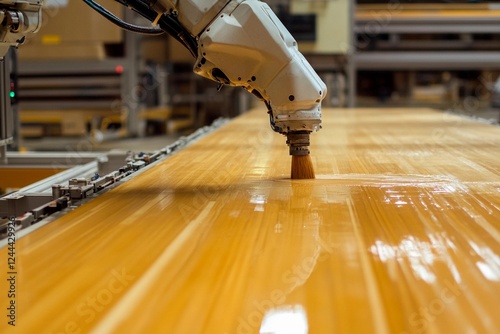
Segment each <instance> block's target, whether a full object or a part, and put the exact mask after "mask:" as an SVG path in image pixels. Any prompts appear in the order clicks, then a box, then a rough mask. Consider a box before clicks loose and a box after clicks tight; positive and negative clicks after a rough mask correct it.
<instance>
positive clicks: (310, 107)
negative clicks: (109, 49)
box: [84, 0, 326, 155]
mask: <svg viewBox="0 0 500 334" xmlns="http://www.w3.org/2000/svg"><path fill="white" fill-rule="evenodd" d="M84 1H85V2H86V3H87V4H89V5H90V6H91V7H93V8H94V9H96V10H97V11H98V12H100V13H101V14H103V15H104V16H105V17H106V18H108V19H109V20H110V21H112V22H113V23H115V24H118V25H120V26H121V27H123V28H124V29H128V30H132V31H136V32H142V33H152V34H155V33H159V32H160V31H161V30H163V31H165V32H167V33H169V34H170V35H172V36H174V37H175V38H176V39H177V40H179V41H180V42H181V43H182V44H183V45H184V46H185V47H186V48H188V49H189V51H190V52H191V53H192V54H193V56H194V57H195V58H196V62H195V65H194V72H195V73H197V74H199V75H201V76H203V77H206V78H208V79H211V80H214V81H216V82H218V83H219V84H220V86H219V89H220V88H222V86H223V85H230V86H241V87H243V88H245V89H246V90H248V91H249V92H251V93H252V94H254V95H256V96H257V97H259V98H260V99H261V100H262V101H263V102H264V103H265V104H266V106H267V109H268V113H269V116H270V123H271V128H272V129H273V130H274V131H276V132H279V133H281V134H283V135H286V136H287V139H288V140H287V143H288V145H289V147H290V154H291V155H307V154H309V148H308V147H309V135H310V133H311V132H314V131H317V130H319V129H320V128H321V101H322V100H323V99H324V98H325V96H326V85H325V84H324V83H323V81H321V79H320V78H319V76H318V75H317V74H316V72H315V71H314V70H313V68H312V67H311V65H310V64H309V63H308V62H307V60H306V59H305V58H304V56H303V55H302V54H301V53H300V52H299V50H298V46H297V42H296V41H295V39H294V38H293V37H292V35H291V34H290V33H289V32H288V30H287V29H286V28H285V26H284V25H283V24H282V23H281V21H280V20H279V19H278V18H277V16H276V15H275V14H274V13H273V11H272V10H271V9H270V8H269V6H268V5H267V4H266V3H264V2H261V1H258V0H230V1H223V0H196V1H193V0H176V1H171V0H117V1H118V2H120V3H122V4H124V5H126V6H128V7H129V8H131V9H133V10H135V11H136V12H138V13H139V14H141V15H142V16H144V17H145V18H146V19H148V20H150V21H151V22H153V26H155V27H156V26H158V27H159V28H158V29H157V28H151V29H147V28H144V27H137V26H132V25H130V24H128V23H125V22H121V21H120V20H119V19H118V18H117V17H115V16H114V15H113V14H112V13H110V12H108V11H107V10H106V9H104V8H103V7H101V6H100V5H98V4H96V3H95V2H94V1H92V0H84ZM159 30H160V31H159Z"/></svg>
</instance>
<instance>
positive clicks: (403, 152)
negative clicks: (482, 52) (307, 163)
mask: <svg viewBox="0 0 500 334" xmlns="http://www.w3.org/2000/svg"><path fill="white" fill-rule="evenodd" d="M311 140H312V147H311V150H312V155H313V161H314V164H315V167H316V175H317V179H316V180H299V181H291V180H290V179H289V177H290V175H289V173H290V157H289V156H288V150H287V147H286V145H285V139H284V138H283V137H282V136H280V135H277V134H274V133H272V132H271V130H270V129H269V125H268V119H267V117H266V113H265V111H264V110H256V111H253V112H251V113H249V114H246V115H244V116H242V117H240V118H238V119H236V120H234V121H232V122H231V123H230V124H228V125H226V126H224V127H223V128H221V129H219V130H218V131H216V132H215V133H213V134H210V135H208V136H207V137H205V138H203V139H202V140H201V141H199V142H197V143H195V144H193V145H192V146H190V147H188V148H186V149H185V150H183V151H181V152H179V153H177V154H176V155H174V156H172V157H170V158H168V159H167V160H165V161H164V162H162V163H161V164H160V165H158V166H156V167H154V168H152V169H150V170H148V171H146V172H144V173H143V174H141V175H139V176H137V177H135V178H134V179H132V180H130V181H128V182H126V183H125V184H123V185H121V186H119V187H118V188H116V189H114V190H112V191H110V192H108V193H106V194H104V195H102V196H100V197H99V198H97V199H95V200H93V201H91V202H90V203H88V204H86V205H85V206H83V207H81V208H78V209H76V210H74V211H73V212H71V213H69V214H67V215H65V216H64V217H62V218H60V219H58V220H56V221H54V222H52V223H50V224H48V225H46V226H44V227H42V228H40V229H39V230H37V231H35V232H33V233H31V234H29V235H28V236H26V237H24V238H22V239H20V240H18V241H17V244H16V248H17V258H18V268H17V270H18V276H17V283H18V285H17V297H16V298H17V299H16V301H17V307H18V308H17V316H18V319H17V327H16V331H12V330H7V332H18V333H60V332H66V333H85V332H93V333H258V332H259V329H260V328H261V326H262V322H263V319H265V325H264V326H263V327H265V328H263V330H262V331H264V330H265V331H267V332H273V331H272V329H273V328H276V326H278V327H279V328H282V329H283V328H284V327H285V326H286V325H293V328H294V329H295V330H296V331H295V332H296V333H303V332H304V329H305V328H307V329H308V331H309V333H466V332H467V333H471V332H477V333H494V332H497V331H498V330H499V329H500V317H499V316H498V306H499V300H500V258H499V254H500V195H499V191H500V154H499V153H500V128H498V127H495V126H491V125H487V124H483V123H479V122H475V121H470V120H467V119H464V118H459V117H457V116H451V115H447V114H443V113H439V112H434V111H431V110H427V109H413V110H403V109H396V110H382V109H380V110H377V109H372V110H369V109H356V110H343V109H337V110H325V111H324V129H323V130H321V131H320V132H319V133H317V134H314V135H313V136H312V138H311ZM0 258H1V259H2V270H3V271H6V269H5V266H4V263H5V261H6V260H4V259H6V258H7V250H6V249H5V248H4V249H2V250H1V251H0ZM7 290H8V287H7V286H6V280H5V279H2V280H0V293H1V295H2V308H3V309H4V310H5V307H6V306H5V305H6V301H5V300H6V299H5V292H6V291H7ZM4 313H5V311H4ZM3 319H4V320H2V323H0V326H2V327H1V328H2V332H5V330H4V329H5V327H6V320H5V319H6V318H5V317H3ZM283 319H286V320H284V321H283ZM273 326H275V327H273ZM10 329H12V328H10ZM301 329H302V330H301ZM283 332H285V333H292V331H290V330H284V331H283Z"/></svg>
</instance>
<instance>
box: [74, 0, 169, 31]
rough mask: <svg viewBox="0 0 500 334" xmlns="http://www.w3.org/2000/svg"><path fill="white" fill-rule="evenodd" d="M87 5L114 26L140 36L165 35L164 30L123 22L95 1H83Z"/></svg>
mask: <svg viewBox="0 0 500 334" xmlns="http://www.w3.org/2000/svg"><path fill="white" fill-rule="evenodd" d="M83 2H85V3H86V4H87V5H89V6H90V7H91V8H92V9H94V10H95V11H96V12H98V13H99V14H101V15H102V16H103V17H104V18H106V19H107V20H109V21H110V22H112V23H113V24H115V25H117V26H119V27H120V28H122V29H125V30H128V31H132V32H135V33H140V34H147V35H161V34H163V33H164V31H163V30H162V29H158V28H154V27H141V26H137V25H134V24H130V23H127V22H124V21H123V20H121V19H119V18H118V17H116V16H115V15H114V14H113V13H111V12H110V11H108V10H107V9H106V8H104V7H102V6H101V5H99V4H98V3H96V2H95V1H93V0H83Z"/></svg>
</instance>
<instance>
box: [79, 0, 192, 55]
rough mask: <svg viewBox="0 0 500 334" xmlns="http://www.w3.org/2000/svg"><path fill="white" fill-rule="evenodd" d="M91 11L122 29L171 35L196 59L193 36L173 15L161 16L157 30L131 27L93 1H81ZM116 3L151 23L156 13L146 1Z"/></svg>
mask: <svg viewBox="0 0 500 334" xmlns="http://www.w3.org/2000/svg"><path fill="white" fill-rule="evenodd" d="M83 1H84V2H85V3H86V4H87V5H89V6H90V7H91V8H92V9H94V10H96V11H97V12H98V13H99V14H101V15H102V16H104V17H105V18H106V19H108V20H109V21H111V22H112V23H114V24H115V25H117V26H119V27H120V28H122V29H125V30H128V31H132V32H136V33H142V34H149V35H160V34H163V33H164V32H166V33H168V34H169V35H171V36H172V37H173V38H175V39H176V40H177V41H179V42H180V43H181V44H183V45H184V47H186V48H187V49H188V50H189V52H190V53H191V54H192V55H193V57H195V58H196V57H197V54H198V44H197V42H196V40H195V38H194V37H193V36H191V35H190V34H189V33H188V32H187V31H186V30H185V29H184V28H183V27H182V26H181V25H180V24H179V22H178V21H177V19H176V18H175V16H174V14H172V13H170V14H167V15H162V16H161V17H160V19H159V21H158V25H159V28H155V27H142V26H137V25H133V24H130V23H127V22H124V21H123V20H121V19H119V18H118V17H116V16H115V15H114V14H113V13H111V12H110V11H108V10H107V9H105V8H104V7H102V6H101V5H99V4H98V3H96V2H95V1H93V0H83ZM115 1H116V2H118V3H120V4H122V5H124V6H126V7H128V8H129V9H131V10H133V11H134V12H136V13H138V14H139V15H141V16H143V17H144V18H146V19H147V20H149V21H151V22H153V21H154V20H155V19H156V17H157V16H158V13H157V12H156V11H154V10H153V9H152V8H151V7H150V6H149V5H148V4H147V2H146V1H141V0H115Z"/></svg>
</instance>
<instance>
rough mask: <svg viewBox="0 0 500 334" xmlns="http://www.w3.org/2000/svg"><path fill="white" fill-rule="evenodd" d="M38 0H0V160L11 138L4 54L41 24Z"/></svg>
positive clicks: (7, 69) (11, 129)
mask: <svg viewBox="0 0 500 334" xmlns="http://www.w3.org/2000/svg"><path fill="white" fill-rule="evenodd" d="M42 4H43V1H41V0H23V1H11V0H0V163H3V162H4V161H5V160H6V158H5V157H6V154H5V152H6V145H8V144H10V143H11V142H12V132H13V117H12V112H11V102H10V98H9V91H10V75H9V74H10V63H9V58H8V57H6V55H7V52H8V51H9V49H10V47H11V46H17V45H18V44H20V43H22V42H23V41H24V40H25V39H26V36H28V35H29V34H32V33H35V32H37V31H38V29H39V28H40V25H41V24H42Z"/></svg>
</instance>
